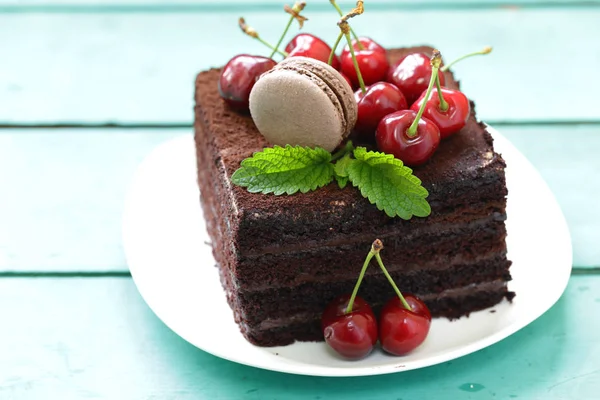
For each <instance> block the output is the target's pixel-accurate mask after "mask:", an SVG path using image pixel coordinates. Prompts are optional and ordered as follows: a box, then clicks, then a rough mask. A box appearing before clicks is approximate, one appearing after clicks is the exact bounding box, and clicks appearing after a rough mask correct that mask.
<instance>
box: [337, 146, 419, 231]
mask: <svg viewBox="0 0 600 400" xmlns="http://www.w3.org/2000/svg"><path fill="white" fill-rule="evenodd" d="M354 157H355V158H356V159H355V160H352V162H351V163H350V164H349V165H347V166H346V170H347V173H348V177H349V178H350V181H351V182H352V184H353V185H354V186H356V187H358V188H359V189H360V193H361V194H362V195H363V197H366V198H368V199H369V201H370V202H371V204H375V205H376V206H377V208H378V209H379V210H383V211H385V213H386V214H387V215H388V216H390V217H396V216H398V217H400V218H402V219H410V218H411V217H412V216H413V215H415V216H417V217H426V216H428V215H429V214H430V213H431V207H430V206H429V203H428V202H427V200H425V198H426V197H427V196H428V195H429V193H428V192H427V190H426V189H425V188H424V187H423V186H421V180H420V179H419V178H417V177H416V176H414V175H413V174H412V170H411V169H410V168H408V167H405V166H404V164H402V161H400V160H398V159H396V158H394V156H393V155H391V154H385V153H379V152H375V151H367V150H366V149H365V148H364V147H357V148H356V149H355V150H354Z"/></svg>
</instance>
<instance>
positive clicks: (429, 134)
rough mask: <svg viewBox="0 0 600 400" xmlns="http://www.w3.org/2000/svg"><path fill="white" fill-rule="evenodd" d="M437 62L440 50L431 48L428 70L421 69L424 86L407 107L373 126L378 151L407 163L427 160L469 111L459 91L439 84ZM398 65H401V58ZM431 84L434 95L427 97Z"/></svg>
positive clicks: (461, 124) (466, 117)
mask: <svg viewBox="0 0 600 400" xmlns="http://www.w3.org/2000/svg"><path fill="white" fill-rule="evenodd" d="M408 57H410V56H408ZM408 57H407V58H408ZM405 59H406V58H405ZM441 62H442V60H441V56H440V53H439V52H438V51H437V50H435V51H434V54H433V56H432V57H431V60H430V62H429V65H430V67H431V70H429V69H423V68H421V70H424V71H426V72H427V71H429V72H427V73H429V85H428V86H427V89H426V90H425V91H424V92H423V93H422V94H421V95H420V97H419V98H418V99H417V100H416V101H415V102H414V103H413V104H412V105H411V107H410V109H409V110H401V111H397V112H394V113H391V114H388V115H386V116H385V117H383V119H382V120H381V121H380V122H379V125H378V126H377V131H376V133H375V140H376V142H377V147H378V148H379V150H381V151H383V152H385V153H390V154H393V155H394V156H395V157H396V158H398V159H400V160H402V161H403V162H404V163H405V164H406V165H409V166H417V165H421V164H423V163H425V162H426V161H427V160H429V158H431V156H432V155H433V153H434V152H435V151H436V149H437V147H438V145H439V143H440V140H441V139H444V138H446V137H448V136H450V135H452V134H453V133H455V132H458V131H459V130H460V129H462V128H463V127H464V126H465V124H466V122H467V120H468V118H469V115H470V113H471V108H470V105H469V100H468V99H467V97H466V96H465V95H464V94H463V93H462V92H460V91H458V90H451V89H447V88H443V87H442V79H441V78H440V67H441ZM399 65H403V64H402V61H401V62H400V64H399ZM407 76H408V75H407ZM441 76H443V75H441ZM434 84H435V85H436V86H437V96H431V97H430V95H431V91H432V89H433V86H434ZM407 90H412V89H407ZM409 93H410V92H409Z"/></svg>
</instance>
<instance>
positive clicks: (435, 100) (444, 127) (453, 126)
mask: <svg viewBox="0 0 600 400" xmlns="http://www.w3.org/2000/svg"><path fill="white" fill-rule="evenodd" d="M438 85H439V83H438ZM436 92H437V95H435V94H434V95H432V96H431V97H430V98H429V100H427V102H426V103H425V111H423V117H424V118H427V119H428V120H430V121H432V122H433V123H434V124H436V125H437V127H438V128H439V130H440V138H441V139H444V138H447V137H448V136H450V135H452V134H453V133H456V132H458V131H459V130H461V129H462V128H463V127H464V126H465V125H466V123H467V120H468V119H469V115H470V114H471V106H470V104H469V99H467V96H465V95H464V94H463V93H462V92H460V91H458V90H452V89H448V88H442V87H439V86H438V88H437V90H436ZM424 100H425V93H423V94H422V95H421V97H419V98H418V99H417V101H415V102H414V103H413V105H412V106H411V107H410V109H411V110H413V111H415V112H416V111H419V108H421V105H422V104H423V102H424ZM359 118H360V107H359Z"/></svg>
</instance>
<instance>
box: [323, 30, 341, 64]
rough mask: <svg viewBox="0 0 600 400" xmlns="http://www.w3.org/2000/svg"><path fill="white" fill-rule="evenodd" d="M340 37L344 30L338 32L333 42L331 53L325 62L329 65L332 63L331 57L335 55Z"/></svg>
mask: <svg viewBox="0 0 600 400" xmlns="http://www.w3.org/2000/svg"><path fill="white" fill-rule="evenodd" d="M342 37H344V32H340V34H339V35H338V37H337V39H336V41H335V43H334V44H333V47H332V48H331V53H329V60H327V64H329V65H331V63H333V57H335V50H336V49H337V47H338V45H339V44H340V41H341V40H342Z"/></svg>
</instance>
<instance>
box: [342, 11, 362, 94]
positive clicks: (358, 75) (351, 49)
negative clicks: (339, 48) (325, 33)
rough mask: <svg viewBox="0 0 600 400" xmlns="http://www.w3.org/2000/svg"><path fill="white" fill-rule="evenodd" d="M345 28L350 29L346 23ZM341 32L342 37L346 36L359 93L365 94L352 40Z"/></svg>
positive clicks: (348, 35) (347, 33) (346, 33)
mask: <svg viewBox="0 0 600 400" xmlns="http://www.w3.org/2000/svg"><path fill="white" fill-rule="evenodd" d="M345 24H346V26H347V27H350V25H348V23H347V22H346V23H345ZM342 32H343V33H344V36H346V41H347V42H348V47H350V55H351V56H352V63H353V64H354V69H355V70H356V77H357V78H358V84H359V85H360V91H361V92H362V94H365V93H367V88H365V81H364V80H363V77H362V74H361V73H360V67H359V66H358V60H357V59H356V54H355V53H354V46H352V39H351V38H350V33H349V32H344V30H343V28H342Z"/></svg>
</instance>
